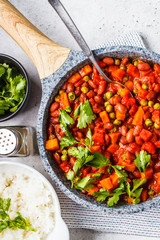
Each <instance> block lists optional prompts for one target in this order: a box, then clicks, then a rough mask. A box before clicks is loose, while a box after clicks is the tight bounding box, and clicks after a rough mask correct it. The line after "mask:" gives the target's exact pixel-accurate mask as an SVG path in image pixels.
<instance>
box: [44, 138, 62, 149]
mask: <svg viewBox="0 0 160 240" xmlns="http://www.w3.org/2000/svg"><path fill="white" fill-rule="evenodd" d="M45 148H46V150H50V151H56V150H58V149H59V144H58V139H57V138H54V139H49V140H47V141H46V144H45Z"/></svg>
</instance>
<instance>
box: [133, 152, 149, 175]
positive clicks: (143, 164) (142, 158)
mask: <svg viewBox="0 0 160 240" xmlns="http://www.w3.org/2000/svg"><path fill="white" fill-rule="evenodd" d="M150 160H151V155H150V154H148V153H147V152H146V151H144V150H142V151H140V154H137V156H136V159H135V160H134V163H135V164H136V166H137V168H138V169H139V171H140V172H141V173H144V172H145V170H146V168H147V167H148V165H149V163H150Z"/></svg>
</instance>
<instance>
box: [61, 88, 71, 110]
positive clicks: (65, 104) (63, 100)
mask: <svg viewBox="0 0 160 240" xmlns="http://www.w3.org/2000/svg"><path fill="white" fill-rule="evenodd" d="M60 99H61V104H62V107H63V109H66V108H67V107H70V102H69V99H68V95H67V93H66V92H62V93H61V95H60Z"/></svg>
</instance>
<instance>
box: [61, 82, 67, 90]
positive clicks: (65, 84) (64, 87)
mask: <svg viewBox="0 0 160 240" xmlns="http://www.w3.org/2000/svg"><path fill="white" fill-rule="evenodd" d="M62 89H63V90H66V89H67V82H65V83H64V84H63V86H62Z"/></svg>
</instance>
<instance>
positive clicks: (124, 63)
mask: <svg viewBox="0 0 160 240" xmlns="http://www.w3.org/2000/svg"><path fill="white" fill-rule="evenodd" d="M128 63H129V59H128V58H127V57H126V58H123V60H122V65H127V64H128Z"/></svg>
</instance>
